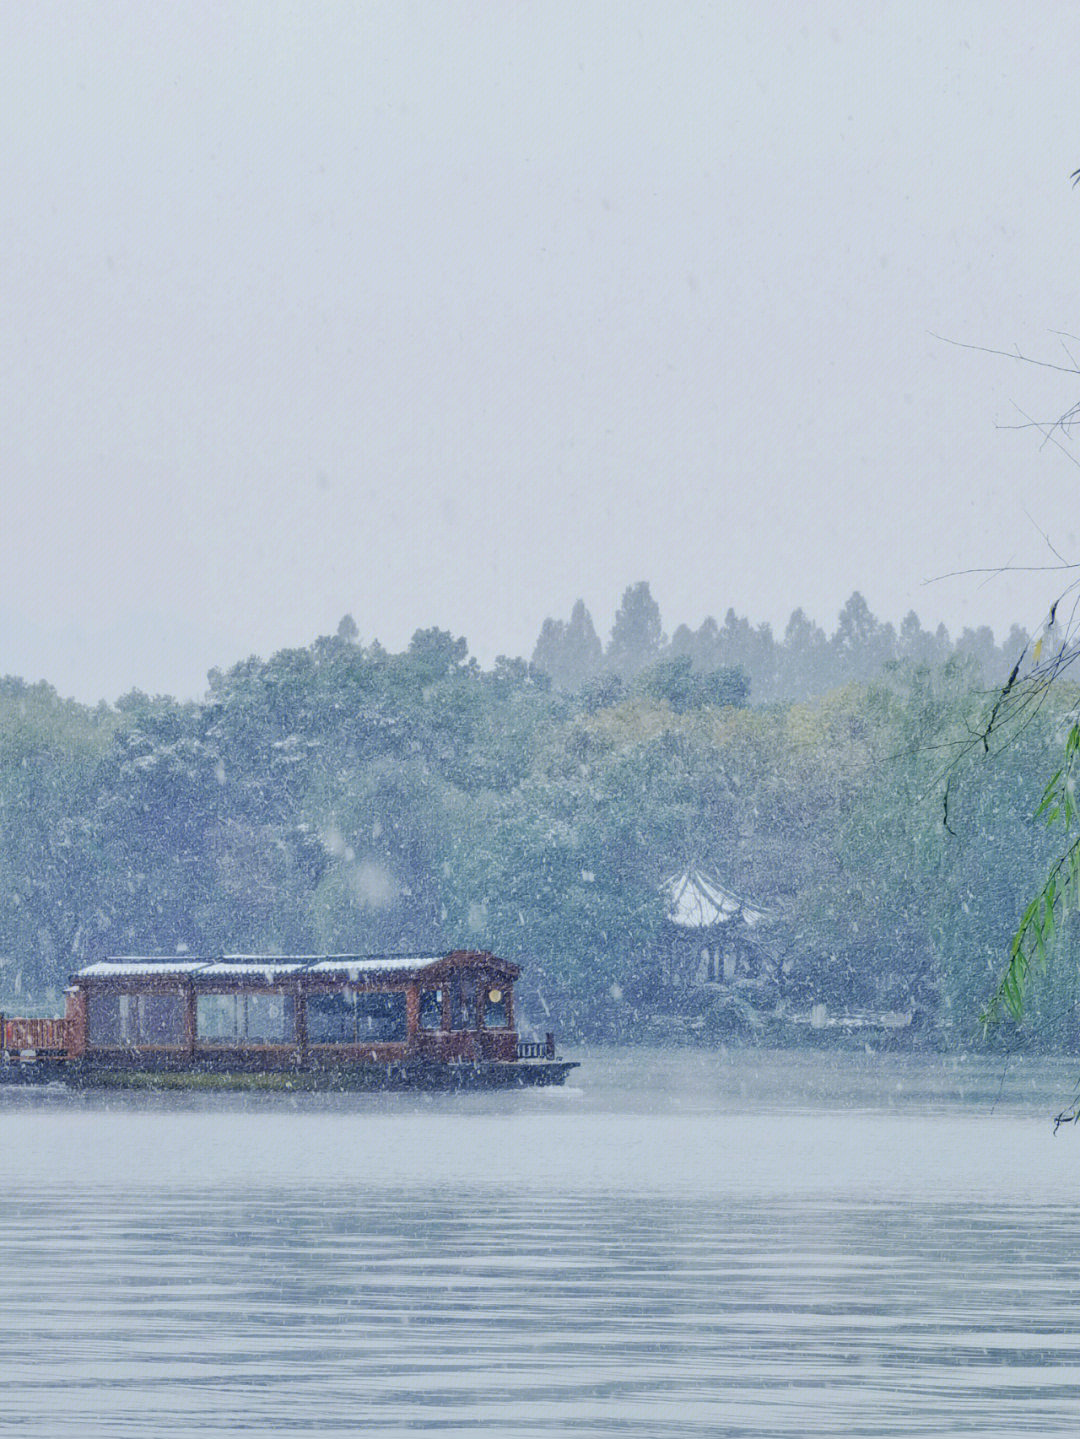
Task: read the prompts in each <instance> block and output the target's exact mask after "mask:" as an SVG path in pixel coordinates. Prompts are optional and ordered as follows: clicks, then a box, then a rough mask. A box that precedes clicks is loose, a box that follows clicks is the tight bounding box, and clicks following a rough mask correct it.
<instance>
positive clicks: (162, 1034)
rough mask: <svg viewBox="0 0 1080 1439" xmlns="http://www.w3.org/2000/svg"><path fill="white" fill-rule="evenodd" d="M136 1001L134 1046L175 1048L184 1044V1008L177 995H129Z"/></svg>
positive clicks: (184, 1005) (181, 997) (182, 1000)
mask: <svg viewBox="0 0 1080 1439" xmlns="http://www.w3.org/2000/svg"><path fill="white" fill-rule="evenodd" d="M132 998H133V999H137V1000H138V1004H137V1005H136V1006H134V1008H135V1010H136V1015H135V1016H134V1018H135V1033H133V1034H132V1036H131V1041H132V1043H133V1044H164V1045H176V1044H183V1043H184V1038H185V1036H184V1028H185V1024H184V1020H185V1011H186V1009H187V1006H186V1004H185V1003H184V997H183V995H180V994H139V995H132Z"/></svg>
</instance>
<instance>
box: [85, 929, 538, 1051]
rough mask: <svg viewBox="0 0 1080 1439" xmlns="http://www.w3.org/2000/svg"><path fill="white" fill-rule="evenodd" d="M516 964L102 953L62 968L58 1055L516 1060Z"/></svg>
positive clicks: (470, 955) (458, 956)
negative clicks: (64, 1041)
mask: <svg viewBox="0 0 1080 1439" xmlns="http://www.w3.org/2000/svg"><path fill="white" fill-rule="evenodd" d="M519 972H520V971H519V970H518V967H517V965H515V964H511V963H510V962H509V961H507V960H505V959H498V958H496V956H495V955H493V954H489V953H487V952H486V951H478V950H455V951H453V952H452V953H450V954H445V955H441V956H426V955H352V954H336V955H282V956H276V955H275V956H262V955H224V956H222V957H220V958H191V957H188V956H182V957H174V958H169V959H154V958H139V957H131V958H116V959H109V960H104V961H100V962H98V963H96V964H91V965H88V966H87V967H86V968H85V969H81V970H79V972H78V973H77V974H74V975H73V976H72V977H71V984H70V987H69V989H68V990H67V1033H68V1054H69V1057H70V1058H72V1059H85V1060H90V1061H99V1062H102V1063H106V1064H112V1063H120V1064H123V1063H129V1064H130V1063H131V1061H132V1060H133V1059H138V1061H139V1063H140V1064H142V1065H145V1064H147V1063H151V1064H157V1065H159V1066H161V1067H174V1066H176V1067H181V1068H184V1067H191V1066H198V1067H205V1068H208V1069H213V1068H236V1067H258V1068H260V1069H290V1068H296V1067H300V1068H304V1069H309V1068H313V1069H323V1068H337V1067H341V1066H346V1065H354V1064H364V1063H371V1062H375V1063H384V1064H393V1063H395V1062H399V1061H402V1060H408V1059H414V1058H415V1059H423V1060H432V1061H435V1062H441V1063H454V1062H472V1063H479V1062H481V1061H512V1060H516V1059H517V1058H518V1037H517V1033H516V1031H515V1027H514V995H513V986H514V981H515V980H516V979H517V978H518V974H519Z"/></svg>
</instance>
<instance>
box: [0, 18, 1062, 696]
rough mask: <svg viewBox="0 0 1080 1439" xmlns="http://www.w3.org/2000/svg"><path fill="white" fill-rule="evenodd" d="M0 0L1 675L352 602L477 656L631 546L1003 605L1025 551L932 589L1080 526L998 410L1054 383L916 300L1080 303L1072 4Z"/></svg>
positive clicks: (771, 582) (673, 579) (222, 639)
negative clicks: (998, 567) (440, 631)
mask: <svg viewBox="0 0 1080 1439" xmlns="http://www.w3.org/2000/svg"><path fill="white" fill-rule="evenodd" d="M0 14H2V17H3V33H2V34H0V117H2V118H0V125H2V132H0V134H2V139H0V165H2V171H0V184H2V188H3V194H4V197H5V199H4V204H3V207H2V211H0V246H2V250H0V267H2V268H0V273H2V277H3V278H2V282H0V283H2V298H0V305H2V310H0V408H2V418H3V424H2V436H0V445H2V452H0V473H2V476H3V508H2V511H0V513H2V517H3V524H2V534H3V553H2V565H0V672H4V671H7V672H10V673H16V674H21V675H23V676H24V677H26V678H28V679H38V678H46V679H48V680H50V681H51V682H52V683H54V684H55V685H56V686H57V688H58V689H59V690H60V691H61V692H62V693H65V694H74V695H76V696H78V697H79V698H81V699H87V700H92V699H97V698H99V697H101V696H106V697H108V698H115V697H116V696H117V695H118V694H119V693H121V692H123V691H124V690H126V689H129V688H131V687H132V686H138V687H139V688H142V689H146V690H150V691H156V690H165V691H169V692H172V693H178V694H181V695H184V696H195V695H198V694H200V693H201V692H202V689H203V687H204V680H205V674H206V670H207V669H208V668H209V667H210V666H211V665H227V664H230V663H232V662H233V661H235V660H237V659H239V658H241V657H243V656H244V655H247V654H249V653H252V652H257V653H261V654H268V653H270V652H272V651H273V650H276V649H279V648H281V647H283V646H286V645H296V644H306V643H308V642H309V641H310V640H311V639H312V638H313V637H314V636H315V635H316V634H319V633H327V632H331V631H333V630H334V628H336V625H337V622H338V620H339V619H340V617H341V615H342V614H343V613H345V612H346V611H349V612H351V613H352V614H353V615H354V617H355V619H356V621H357V624H358V625H359V628H360V634H361V637H362V638H363V639H365V640H370V639H372V638H373V637H376V636H377V637H378V638H379V639H381V640H382V641H383V643H384V644H386V645H387V646H388V647H390V648H394V649H396V648H400V647H403V646H404V645H405V644H406V643H407V642H408V639H409V636H410V635H411V633H412V631H413V630H414V629H416V628H417V627H419V626H426V625H431V624H437V625H440V626H442V627H443V628H447V629H451V630H453V631H454V632H455V633H458V634H464V635H465V636H466V637H467V638H468V640H469V642H470V645H471V647H472V649H473V652H474V653H476V654H478V655H479V656H480V658H481V659H482V660H483V661H484V662H485V663H486V662H489V661H490V660H491V659H492V658H493V657H494V655H495V654H496V653H498V652H508V653H526V654H527V653H529V652H531V649H532V645H533V642H534V640H535V637H536V634H537V632H538V630H539V627H540V624H541V621H542V620H543V618H544V617H545V615H546V614H550V613H553V614H556V615H563V616H565V615H568V614H569V610H570V607H571V605H572V603H573V601H574V599H575V598H576V597H577V596H578V595H581V596H583V597H584V599H585V601H586V603H587V604H588V605H589V607H590V609H591V610H592V613H593V616H594V619H595V620H596V623H597V626H598V628H599V629H601V630H602V631H603V632H605V633H606V631H607V629H608V628H609V626H610V623H611V618H612V614H613V611H614V608H615V605H616V603H617V601H618V598H619V595H620V593H621V591H622V590H623V588H624V587H625V586H626V585H627V584H629V583H630V582H632V581H634V580H638V579H643V578H644V579H648V580H650V582H651V583H652V586H653V592H654V594H655V595H656V597H657V599H658V600H659V602H660V605H661V609H662V611H663V615H664V619H665V622H666V624H667V626H668V628H669V629H671V628H673V627H674V626H675V625H676V624H678V623H679V622H681V621H685V622H687V623H691V624H697V623H699V622H700V620H701V619H702V618H703V617H704V616H705V615H706V614H710V613H711V614H714V615H716V616H717V617H718V618H722V616H723V613H724V612H725V611H726V609H727V608H728V606H734V607H735V608H736V610H737V611H739V612H740V613H746V614H749V615H750V616H751V618H753V619H754V620H756V621H761V620H769V621H771V622H772V623H773V625H774V626H776V627H777V628H778V629H781V630H782V628H783V626H784V624H785V623H786V621H787V618H788V615H789V614H790V612H791V610H792V609H793V608H794V607H795V606H796V605H801V606H803V607H804V608H805V609H806V610H807V611H808V612H809V613H810V614H811V615H812V616H813V617H814V618H816V619H817V620H818V621H819V622H820V623H822V624H824V625H825V626H826V627H827V628H829V629H831V628H832V626H833V623H834V621H835V616H836V612H837V611H838V609H839V608H840V606H841V605H842V604H843V602H844V600H845V599H846V598H847V596H848V595H849V594H850V592H851V591H852V590H853V589H856V588H857V589H860V590H862V591H863V593H864V594H865V595H866V597H867V599H868V600H869V602H870V604H871V607H872V608H873V609H874V610H875V612H876V613H878V614H879V615H881V616H882V617H883V618H888V619H892V620H894V621H898V620H899V619H900V618H901V617H902V616H903V614H904V613H905V612H906V611H907V610H908V609H910V608H912V607H914V608H915V609H916V610H918V612H919V614H920V615H921V616H922V617H923V619H924V622H927V623H935V624H936V623H937V622H938V621H939V620H944V621H945V622H946V624H948V625H949V626H950V628H951V629H953V630H956V629H958V628H960V627H961V626H963V625H965V624H979V623H990V624H991V625H993V626H994V627H995V629H997V630H999V631H1001V630H1003V629H1005V628H1007V626H1008V625H1009V624H1010V623H1011V622H1012V621H1013V620H1014V619H1015V620H1019V621H1020V622H1022V623H1027V624H1034V623H1035V622H1037V620H1038V619H1039V618H1040V610H1041V608H1043V607H1045V604H1046V602H1047V600H1048V599H1049V598H1050V588H1049V586H1051V585H1052V578H1051V579H1049V580H1048V578H1047V577H1046V576H1038V577H1013V578H1006V579H1003V580H998V581H995V582H992V583H989V584H984V583H981V582H980V581H979V580H978V579H965V580H960V581H950V582H948V583H941V584H936V585H932V586H924V584H923V581H924V580H926V579H927V578H928V577H930V576H933V575H936V574H939V573H941V572H942V571H947V570H954V569H957V568H966V567H969V566H978V565H987V564H998V563H1004V562H1008V561H1012V562H1014V563H1018V564H1024V563H1031V564H1040V563H1043V562H1044V561H1046V560H1050V559H1051V558H1052V557H1051V556H1050V554H1049V552H1048V550H1047V549H1046V546H1045V544H1044V542H1043V540H1042V539H1041V538H1040V536H1039V534H1038V531H1037V529H1036V524H1037V525H1039V526H1041V527H1042V528H1043V529H1045V530H1047V531H1049V532H1050V535H1051V537H1052V539H1053V540H1054V542H1055V544H1056V545H1057V546H1058V547H1059V548H1060V549H1062V550H1064V551H1066V552H1067V553H1068V554H1069V555H1070V556H1072V555H1080V541H1078V531H1080V515H1078V509H1077V504H1076V496H1077V488H1078V480H1080V472H1078V471H1077V470H1076V468H1075V466H1073V465H1072V464H1071V463H1069V462H1068V461H1067V460H1066V459H1064V458H1063V457H1062V456H1061V455H1060V454H1058V453H1056V452H1054V451H1053V450H1050V449H1046V450H1043V451H1041V452H1040V450H1039V448H1038V445H1037V442H1036V441H1035V440H1034V439H1033V438H1032V437H1031V436H1030V435H1024V434H1017V433H1013V432H1002V431H1001V430H1000V429H998V428H996V426H998V425H1000V424H1006V423H1012V422H1014V421H1015V420H1016V419H1017V418H1018V415H1017V411H1016V409H1015V408H1014V404H1019V405H1020V406H1021V407H1023V408H1025V409H1027V410H1028V411H1029V412H1030V413H1032V414H1035V415H1036V416H1037V417H1039V418H1043V417H1049V418H1052V417H1053V416H1054V415H1056V414H1057V413H1058V412H1059V411H1060V410H1063V409H1064V408H1065V406H1066V405H1067V404H1068V403H1070V402H1071V401H1072V400H1073V399H1076V398H1080V384H1073V383H1070V381H1069V380H1068V378H1067V377H1063V376H1054V375H1053V374H1052V373H1051V372H1039V371H1034V370H1030V369H1025V368H1023V367H1020V366H1017V365H1010V363H1009V362H1008V361H1006V360H994V359H991V358H990V357H987V356H983V355H979V354H975V353H971V352H968V351H963V350H959V349H955V348H951V347H949V346H947V345H945V344H943V343H941V342H940V341H937V340H935V339H933V338H932V334H931V332H936V333H938V334H943V335H947V336H951V337H954V338H956V339H958V340H963V341H967V342H970V343H974V344H986V345H993V346H1000V347H1002V348H1008V347H1009V346H1011V345H1013V344H1014V343H1019V344H1020V345H1021V346H1022V347H1024V348H1025V349H1027V350H1029V351H1031V352H1033V353H1037V354H1039V355H1043V356H1046V357H1048V358H1054V359H1058V358H1060V359H1065V357H1064V354H1063V352H1062V351H1061V350H1060V348H1059V341H1058V340H1057V339H1056V338H1055V336H1054V335H1053V334H1052V333H1051V332H1052V331H1053V330H1074V331H1078V332H1080V314H1078V313H1077V294H1076V274H1077V266H1076V254H1077V246H1078V242H1080V191H1073V190H1072V189H1071V188H1070V185H1069V179H1068V177H1069V172H1070V171H1071V170H1073V169H1074V168H1076V166H1078V165H1080V125H1078V124H1077V122H1076V121H1077V103H1076V96H1077V85H1076V58H1077V53H1078V51H1077V41H1078V39H1080V18H1078V14H1077V12H1076V11H1075V10H1074V9H1073V7H1071V6H1052V5H1049V4H1045V5H1042V6H1037V7H1036V9H1035V12H1034V13H1032V12H1030V11H1029V12H1027V14H1025V15H1022V14H1021V7H1019V6H1017V5H1016V4H1015V0H999V3H993V0H980V3H977V4H968V5H965V4H958V3H954V4H950V5H941V4H940V3H938V0H935V3H932V4H913V3H911V0H905V3H898V4H895V5H886V4H875V5H870V6H867V5H866V4H865V3H850V4H849V3H841V0H818V3H815V4H813V5H807V4H771V5H770V4H761V3H750V0H747V3H727V4H712V5H700V4H679V3H672V0H666V3H663V4H661V3H657V4H652V5H644V4H633V3H618V4H606V5H600V4H594V5H584V6H582V5H581V4H580V3H575V4H567V5H558V4H535V5H534V4H528V5H525V4H510V3H506V4H487V3H480V0H476V3H471V4H452V3H442V0H440V3H426V4H418V5H417V4H413V5H410V4H403V3H401V0H393V3H387V4H378V3H364V4H359V3H353V4H347V5H337V4H329V3H324V4H313V3H310V0H307V3H303V4H278V5H272V4H269V3H265V0H264V3H258V4H253V5H250V6H246V5H239V4H217V3H215V4H210V3H207V4H203V5H197V6H196V5H185V4H170V5H168V6H164V5H146V4H142V3H138V4H130V5H129V4H108V3H97V4H94V5H84V4H79V5H73V4H57V5H50V4H45V3H35V4H34V5H25V4H22V3H18V0H6V3H5V4H4V6H3V9H2V11H0ZM1066 363H1067V361H1066ZM1028 516H1030V517H1031V518H1030V519H1029V518H1028ZM1033 521H1034V523H1033Z"/></svg>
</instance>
